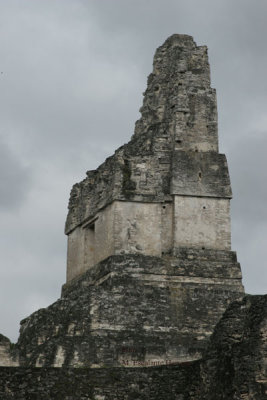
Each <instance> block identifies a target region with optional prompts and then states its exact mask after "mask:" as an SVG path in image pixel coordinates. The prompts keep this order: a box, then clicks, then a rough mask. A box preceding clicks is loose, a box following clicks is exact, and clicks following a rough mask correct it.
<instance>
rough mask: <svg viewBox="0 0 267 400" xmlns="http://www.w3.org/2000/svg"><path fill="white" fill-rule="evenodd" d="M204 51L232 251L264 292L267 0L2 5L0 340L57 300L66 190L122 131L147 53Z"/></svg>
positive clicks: (58, 0) (253, 286) (127, 132)
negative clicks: (165, 48)
mask: <svg viewBox="0 0 267 400" xmlns="http://www.w3.org/2000/svg"><path fill="white" fill-rule="evenodd" d="M173 33H185V34H190V35H192V36H193V37H194V39H195V41H196V43H197V44H198V45H207V46H208V48H209V59H210V64H211V78H212V86H213V87H215V88H216V89H217V96H218V112H219V139H220V151H221V152H222V153H226V155H227V158H228V162H229V167H230V175H231V181H232V189H233V193H234V199H233V201H232V247H233V250H236V251H237V255H238V259H239V261H240V262H241V266H242V270H243V277H244V280H243V281H244V285H245V289H246V292H248V293H266V292H267V272H266V271H267V269H266V260H267V240H266V239H267V187H266V182H267V161H266V160H267V158H266V151H267V113H266V105H267V79H266V71H267V40H266V39H267V1H266V0H255V1H252V0H153V1H152V0H64V1H62V0H0V72H1V73H0V179H1V185H0V221H1V240H0V252H1V267H0V274H1V275H0V301H1V303H0V304H1V306H0V308H1V310H0V332H1V333H2V334H4V335H6V336H8V337H9V338H10V339H12V340H13V341H14V340H16V338H17V335H18V329H19V321H20V320H21V319H22V318H24V317H26V316H28V315H29V314H30V313H32V312H33V311H35V310H37V309H38V308H41V307H46V306H48V305H49V304H50V303H52V302H54V301H55V300H56V299H57V298H58V297H59V296H60V289H61V285H62V284H63V283H64V282H65V269H66V268H65V264H66V237H65V236H64V234H63V230H64V222H65V217H66V213H67V204H68V198H69V192H70V189H71V186H72V185H73V184H74V183H75V182H78V181H80V180H81V179H84V177H85V172H86V171H87V170H88V169H95V168H96V167H97V166H98V165H99V164H100V163H101V162H102V161H104V159H105V158H106V157H107V156H109V155H111V154H112V153H113V151H114V150H115V149H116V148H117V147H119V146H120V145H122V144H124V143H126V142H127V141H128V140H129V139H130V137H131V135H132V134H133V129H134V122H135V120H137V119H138V118H139V112H138V110H139V108H140V106H141V103H142V92H143V91H144V90H145V87H146V78H147V75H148V74H149V73H150V72H151V71H152V58H153V54H154V52H155V50H156V48H157V47H158V46H160V45H161V44H162V43H163V42H164V40H165V39H166V38H167V37H168V36H169V35H171V34H173Z"/></svg>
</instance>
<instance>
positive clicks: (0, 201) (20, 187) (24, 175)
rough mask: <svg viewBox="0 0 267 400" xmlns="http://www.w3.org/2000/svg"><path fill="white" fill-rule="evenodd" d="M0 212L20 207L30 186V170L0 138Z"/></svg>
mask: <svg viewBox="0 0 267 400" xmlns="http://www.w3.org/2000/svg"><path fill="white" fill-rule="evenodd" d="M0 182H1V184H0V212H7V211H8V212H11V211H14V209H17V208H19V207H22V206H23V204H24V202H25V201H26V199H27V195H28V192H29V190H30V186H31V171H30V169H29V168H28V167H27V166H25V165H24V164H23V162H22V161H21V160H20V159H19V158H18V157H17V156H16V155H15V154H14V153H13V152H12V150H11V149H10V148H9V146H8V145H7V144H6V143H5V142H4V141H3V140H1V138H0Z"/></svg>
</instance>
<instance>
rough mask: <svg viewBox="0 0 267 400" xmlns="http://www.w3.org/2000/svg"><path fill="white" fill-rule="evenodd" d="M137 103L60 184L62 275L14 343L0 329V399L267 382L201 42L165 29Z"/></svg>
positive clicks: (260, 315) (262, 321)
mask: <svg viewBox="0 0 267 400" xmlns="http://www.w3.org/2000/svg"><path fill="white" fill-rule="evenodd" d="M140 112H141V118H140V119H139V120H138V121H137V122H136V125H135V132H134V135H133V136H132V138H131V140H130V142H128V143H127V144H125V145H123V146H122V147H120V148H119V149H118V150H117V151H116V152H115V154H114V155H113V156H111V157H109V158H108V159H106V161H105V162H104V163H103V164H102V165H100V167H99V168H98V169H96V170H94V171H88V172H87V176H86V178H85V179H84V180H83V181H82V182H80V183H78V184H75V185H74V186H73V188H72V191H71V196H70V201H69V211H68V216H67V221H66V226H65V233H66V234H67V235H68V254H67V282H66V284H65V285H64V286H63V288H62V295H61V298H60V299H59V300H58V301H56V302H55V303H54V304H52V305H51V306H49V307H48V308H47V309H41V310H39V311H37V312H35V313H34V314H32V315H31V316H29V317H28V318H26V319H24V320H23V321H22V322H21V330H20V337H19V340H18V343H17V344H16V345H13V346H11V344H10V342H9V341H8V339H7V338H4V337H2V339H1V338H0V339H1V341H0V350H1V352H0V356H1V359H0V362H1V365H3V367H1V368H0V383H1V379H2V383H3V382H5V386H4V387H5V389H4V390H3V391H2V392H1V389H0V394H2V395H4V396H6V397H2V398H7V399H8V398H13V397H8V395H10V396H11V395H13V394H14V393H19V395H20V396H21V397H18V398H30V397H27V396H26V395H27V393H35V394H37V395H38V396H37V397H32V398H38V399H39V398H40V399H42V398H44V399H45V398H58V399H63V398H64V399H69V400H72V399H76V398H79V399H80V398H83V399H101V400H108V399H130V398H139V399H148V398H149V399H165V398H166V399H179V400H182V399H184V400H185V399H202V398H203V399H213V398H214V399H215V397H212V396H213V393H214V390H215V391H216V396H217V397H216V399H226V398H227V399H231V398H233V399H234V398H235V399H236V398H241V397H231V396H232V395H234V393H235V394H237V396H238V395H239V394H238V393H242V396H243V397H242V398H243V399H252V398H253V399H263V398H264V397H260V396H264V395H265V394H266V393H265V390H266V388H267V386H266V382H267V380H266V370H265V367H264V365H265V364H264V363H265V361H264V359H265V356H266V353H267V345H266V337H267V335H266V321H267V318H266V308H267V307H266V300H267V299H266V297H264V296H245V297H244V289H243V286H242V282H241V270H240V265H239V263H238V262H237V259H236V254H235V252H233V251H232V250H231V227H230V200H231V197H232V192H231V185H230V178H229V172H228V167H227V161H226V157H225V155H224V154H220V153H219V149H218V130H217V105H216V92H215V89H213V88H211V86H210V68H209V63H208V56H207V47H206V46H197V45H196V44H195V42H194V41H193V38H192V37H191V36H187V35H173V36H171V37H170V38H168V39H167V40H166V41H165V43H164V44H163V45H162V46H161V47H159V48H158V49H157V51H156V54H155V57H154V62H153V72H152V73H151V74H150V75H149V77H148V85H147V89H146V91H145V93H144V100H143V106H142V107H141V109H140ZM230 303H231V305H230ZM229 305H230V307H229V308H228V309H227V307H228V306H229ZM226 309H227V311H226ZM225 311H226V313H225V314H224V312H225ZM223 314H224V316H223ZM251 318H254V323H253V328H252V327H251V328H250V329H248V326H250V325H251ZM249 324H250V325H249ZM244 338H246V346H245V347H244V343H243V341H244V340H245V339H244ZM248 344H249V346H250V347H249V349H250V350H249V352H247V353H246V351H245V350H244V351H243V350H242V349H243V347H244V348H247V346H248ZM231 346H235V349H239V350H238V351H239V353H238V351H237V350H235V352H233V351H232V347H231ZM242 346H243V347H242ZM226 355H227V356H226ZM227 357H228V358H227ZM1 360H2V361H1ZM248 360H249V361H248ZM248 362H249V367H248ZM4 366H6V368H4ZM8 366H9V368H8ZM61 367H64V368H61ZM78 367H79V368H78ZM242 368H243V369H242ZM231 371H232V372H231ZM233 371H234V372H233ZM244 371H245V372H244ZM229 374H230V375H233V374H234V376H235V378H233V377H231V379H230V378H229ZM244 376H245V378H244ZM193 378H194V379H193ZM229 379H230V380H229ZM20 380H23V382H26V383H25V384H26V386H23V387H22V388H21V385H20ZM47 382H50V383H47ZM60 382H64V383H62V386H60ZM74 382H76V383H74ZM77 382H78V383H77ZM73 385H74V386H73ZM75 385H76V386H75ZM220 385H221V386H220ZM59 386H60V387H61V389H60V390H59V389H58V387H59ZM74 387H75V388H76V389H75V392H74V393H73V392H72V390H74V389H73V388H74ZM114 388H115V389H116V390H115V391H114ZM152 388H153V389H152ZM27 390H29V392H27ZM229 390H230V392H229ZM220 391H221V392H220ZM77 393H79V394H77ZM220 393H221V394H220ZM46 394H47V396H48V397H45V395H46ZM24 395H25V397H23V396H24ZM57 395H58V396H59V397H56V396H57ZM42 396H44V397H42ZM49 396H50V397H49ZM60 396H61V397H60ZM75 396H76V397H75ZM131 396H132V397H131ZM220 396H221V397H220ZM251 396H252V397H251ZM253 396H254V397H253Z"/></svg>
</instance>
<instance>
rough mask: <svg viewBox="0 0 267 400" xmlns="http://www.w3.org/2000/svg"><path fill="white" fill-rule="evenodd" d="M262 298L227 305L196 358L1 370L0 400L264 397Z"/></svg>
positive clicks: (266, 308) (266, 300)
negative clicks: (165, 362)
mask: <svg viewBox="0 0 267 400" xmlns="http://www.w3.org/2000/svg"><path fill="white" fill-rule="evenodd" d="M266 324H267V296H266V295H265V296H245V297H244V298H243V299H242V300H240V301H238V302H234V303H232V304H231V305H230V306H229V308H228V309H227V311H226V312H225V314H224V316H223V318H222V319H221V321H220V322H219V324H218V325H217V326H216V328H215V332H214V334H213V335H212V337H211V340H210V343H209V345H208V347H207V351H206V353H205V356H204V358H203V359H202V360H198V361H192V362H187V363H179V364H177V365H168V366H154V367H152V366H149V367H145V368H144V367H142V364H141V366H140V367H139V368H94V369H91V368H47V367H44V368H34V367H27V368H21V367H19V368H18V367H17V368H4V367H0V397H1V399H3V400H10V399H14V398H15V399H16V400H20V399H23V400H24V399H25V400H26V399H27V400H28V399H32V400H35V399H36V400H37V399H38V400H44V399H45V400H48V399H55V400H57V399H58V400H78V399H79V400H81V399H91V400H93V399H94V400H95V399H102V400H122V399H123V400H125V399H140V400H141V399H144V400H145V399H150V400H165V399H167V400H237V399H238V400H239V399H244V400H265V399H266V395H267V371H266V358H267V335H266Z"/></svg>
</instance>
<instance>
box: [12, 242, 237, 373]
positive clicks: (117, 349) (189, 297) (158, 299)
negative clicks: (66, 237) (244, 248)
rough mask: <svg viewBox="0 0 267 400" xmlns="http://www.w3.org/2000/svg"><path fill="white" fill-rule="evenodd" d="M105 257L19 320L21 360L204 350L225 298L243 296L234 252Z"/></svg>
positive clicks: (73, 360)
mask: <svg viewBox="0 0 267 400" xmlns="http://www.w3.org/2000/svg"><path fill="white" fill-rule="evenodd" d="M175 252H176V256H174V255H172V254H171V253H169V254H166V255H164V256H163V257H148V256H144V255H141V254H140V255H134V254H132V255H118V256H111V257H109V258H108V259H106V260H104V261H102V262H101V263H100V264H98V265H96V266H94V267H92V268H90V269H89V270H88V271H87V272H86V273H85V274H84V275H82V276H81V277H80V278H78V279H76V280H74V281H73V282H72V283H71V284H67V285H65V287H64V288H63V293H62V298H61V299H60V300H58V301H57V302H56V303H54V304H52V305H51V306H50V307H48V308H47V309H42V310H39V311H37V312H36V313H34V314H32V315H31V316H30V317H29V318H27V319H26V320H23V321H22V325H21V333H20V338H19V342H18V348H19V350H20V363H21V365H25V366H29V365H31V366H74V367H78V366H79V367H81V366H83V367H86V366H90V367H101V366H125V367H132V366H134V365H135V363H136V362H140V363H141V364H140V365H142V363H147V365H149V364H151V363H152V362H163V363H164V364H166V363H168V362H169V363H171V362H172V363H174V362H178V361H189V360H194V359H198V358H200V357H201V356H202V352H203V350H204V349H205V346H206V342H207V339H208V338H209V336H210V335H211V333H212V331H213V328H214V326H215V325H216V323H217V322H218V321H219V319H220V317H221V315H222V314H223V312H224V310H225V308H226V307H227V305H228V304H229V303H230V302H231V301H233V300H236V299H238V298H241V297H242V296H243V286H242V283H241V272H240V266H239V264H238V263H237V262H236V256H235V253H232V252H228V251H215V250H213V251H211V250H210V251H209V250H196V249H191V250H190V249H188V248H179V249H176V251H175Z"/></svg>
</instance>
